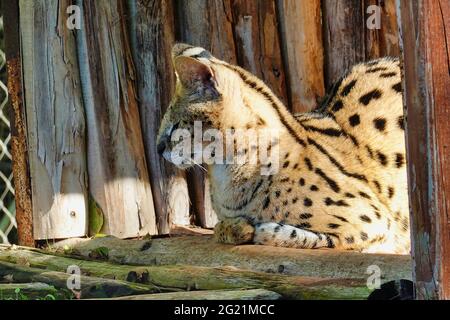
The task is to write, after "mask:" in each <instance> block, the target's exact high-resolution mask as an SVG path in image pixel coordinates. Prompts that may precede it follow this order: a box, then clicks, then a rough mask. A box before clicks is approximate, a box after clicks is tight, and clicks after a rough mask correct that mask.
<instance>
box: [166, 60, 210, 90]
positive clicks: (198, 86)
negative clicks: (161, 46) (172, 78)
mask: <svg viewBox="0 0 450 320" xmlns="http://www.w3.org/2000/svg"><path fill="white" fill-rule="evenodd" d="M174 67H175V72H176V74H177V77H178V80H179V81H180V82H181V84H182V85H183V87H185V88H187V89H190V90H194V91H197V92H209V91H211V90H213V91H215V92H217V88H216V86H217V82H216V79H215V77H214V72H213V70H212V69H211V67H210V66H208V65H207V64H205V63H203V62H201V61H199V60H197V59H195V58H191V57H186V56H179V57H176V58H175V60H174Z"/></svg>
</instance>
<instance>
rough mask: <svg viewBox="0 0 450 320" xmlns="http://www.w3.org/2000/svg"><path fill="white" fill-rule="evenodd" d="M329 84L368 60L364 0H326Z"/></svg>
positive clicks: (324, 22)
mask: <svg viewBox="0 0 450 320" xmlns="http://www.w3.org/2000/svg"><path fill="white" fill-rule="evenodd" d="M322 10H323V25H324V39H323V40H324V48H325V70H326V72H325V75H326V76H325V85H326V88H330V87H331V85H332V84H333V83H334V82H336V81H337V80H338V79H339V78H340V77H341V76H342V75H343V74H344V73H345V71H346V70H348V68H349V67H351V66H353V65H354V64H356V63H358V62H361V61H364V59H365V42H364V29H365V21H364V13H363V10H364V3H363V1H353V0H338V1H336V0H324V1H323V2H322Z"/></svg>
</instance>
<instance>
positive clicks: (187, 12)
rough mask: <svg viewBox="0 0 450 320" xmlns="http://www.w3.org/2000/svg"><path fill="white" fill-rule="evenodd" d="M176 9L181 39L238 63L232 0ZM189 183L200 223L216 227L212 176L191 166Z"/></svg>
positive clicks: (180, 4)
mask: <svg viewBox="0 0 450 320" xmlns="http://www.w3.org/2000/svg"><path fill="white" fill-rule="evenodd" d="M175 13H176V15H175V18H176V21H177V24H176V40H177V41H182V42H187V43H189V44H191V45H194V46H201V47H204V48H205V49H207V50H209V51H210V52H211V53H212V54H213V55H215V56H216V57H217V58H219V59H223V60H225V61H227V62H229V63H232V64H236V63H237V59H236V47H235V43H234V38H233V25H232V11H231V2H230V1H227V0H211V1H204V0H191V1H175ZM188 184H189V192H190V195H191V201H192V207H193V210H194V212H195V215H196V217H197V220H198V222H199V224H200V225H201V226H202V227H204V228H213V227H214V225H215V224H216V223H217V215H216V213H215V212H214V210H213V208H212V204H211V196H210V193H209V182H208V177H207V176H206V175H205V174H204V172H203V171H202V170H201V169H199V168H194V169H191V170H190V172H189V173H188Z"/></svg>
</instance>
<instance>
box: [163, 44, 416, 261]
mask: <svg viewBox="0 0 450 320" xmlns="http://www.w3.org/2000/svg"><path fill="white" fill-rule="evenodd" d="M173 61H174V66H175V70H176V73H177V79H178V80H177V86H176V92H175V95H174V97H173V100H172V103H171V105H170V106H169V108H168V111H167V112H166V114H165V116H164V119H163V121H162V124H161V128H160V132H159V136H158V150H159V151H160V152H161V153H162V154H163V155H164V156H165V157H166V158H168V157H167V154H168V153H169V152H170V150H171V149H172V148H173V145H172V144H171V142H170V133H171V132H172V131H173V128H175V127H176V128H187V129H190V130H191V129H192V124H193V121H195V120H200V121H203V123H205V124H206V127H211V128H216V129H219V130H225V129H227V128H236V129H237V128H247V129H248V128H275V129H278V130H279V132H280V140H279V141H278V147H279V150H280V159H279V163H280V166H279V168H280V169H279V172H278V173H276V174H275V175H271V176H262V175H261V174H260V170H259V169H260V165H250V164H248V163H244V164H240V165H238V164H233V165H219V164H213V165H209V166H208V175H209V178H210V188H211V195H212V196H211V197H212V204H213V208H214V209H215V211H216V213H217V215H218V217H219V220H220V221H221V222H220V223H219V224H218V225H217V226H216V229H215V232H216V238H217V240H218V241H220V242H225V243H234V244H238V243H247V242H253V243H257V244H265V245H275V246H283V247H296V248H320V247H328V248H340V249H355V250H360V251H364V252H388V253H407V252H409V250H410V244H409V230H408V228H409V220H408V205H407V188H406V186H407V184H406V162H405V159H406V158H405V143H404V118H403V111H402V96H401V75H400V67H399V61H398V60H397V59H392V58H383V59H379V60H374V61H371V62H369V63H362V64H358V65H356V66H354V67H353V68H352V69H351V70H350V71H349V72H348V73H347V75H346V76H344V77H343V78H342V79H341V80H340V81H339V82H338V83H337V84H336V85H335V86H334V87H333V89H332V91H331V93H330V94H329V95H328V96H327V98H326V99H324V103H323V104H322V106H320V107H319V108H318V109H317V110H315V111H312V112H309V113H303V114H297V115H292V114H290V113H289V112H288V110H287V109H286V108H285V106H284V105H283V104H282V103H281V102H280V100H279V99H278V98H277V97H276V96H275V95H274V94H273V93H272V91H271V90H270V89H269V88H268V87H267V86H266V85H265V84H264V83H263V82H262V81H261V80H259V79H257V78H256V77H255V76H253V75H252V74H250V73H249V72H247V71H245V70H243V69H241V68H239V67H237V66H233V65H230V64H228V63H226V62H224V61H221V60H218V59H216V58H214V57H213V56H212V55H211V54H210V53H209V52H207V51H206V50H204V49H203V48H198V47H192V46H189V45H184V44H178V45H176V46H175V47H174V49H173ZM191 165H194V164H191ZM269 165H270V164H269ZM269 165H267V166H269ZM182 167H183V168H186V167H188V165H185V166H182ZM240 230H245V232H243V233H240Z"/></svg>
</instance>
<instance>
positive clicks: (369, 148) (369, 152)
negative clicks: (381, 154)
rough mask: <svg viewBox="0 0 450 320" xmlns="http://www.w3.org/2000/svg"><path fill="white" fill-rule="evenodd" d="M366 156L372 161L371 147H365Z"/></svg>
mask: <svg viewBox="0 0 450 320" xmlns="http://www.w3.org/2000/svg"><path fill="white" fill-rule="evenodd" d="M366 150H367V154H368V155H369V158H371V159H373V150H372V148H371V147H369V146H368V145H366Z"/></svg>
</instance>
